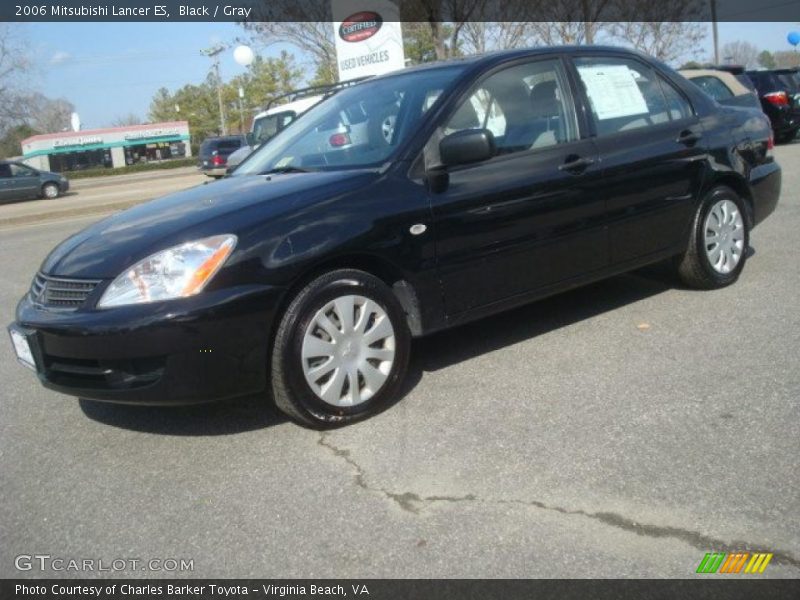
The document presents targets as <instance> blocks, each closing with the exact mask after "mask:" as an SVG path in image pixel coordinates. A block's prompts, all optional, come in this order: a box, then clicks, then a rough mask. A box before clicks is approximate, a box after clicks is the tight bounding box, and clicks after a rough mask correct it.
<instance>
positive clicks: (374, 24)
mask: <svg viewBox="0 0 800 600" xmlns="http://www.w3.org/2000/svg"><path fill="white" fill-rule="evenodd" d="M331 9H332V12H333V18H334V19H336V20H335V21H334V23H333V27H334V33H335V36H334V37H335V40H336V59H337V64H338V66H339V80H340V81H347V80H349V79H356V78H358V77H367V76H369V75H380V74H382V73H388V72H389V71H396V70H398V69H402V68H403V67H404V66H405V53H404V52H403V32H402V29H401V27H400V10H399V9H398V8H397V4H395V3H394V2H390V1H389V0H377V1H376V0H331ZM367 9H369V10H367Z"/></svg>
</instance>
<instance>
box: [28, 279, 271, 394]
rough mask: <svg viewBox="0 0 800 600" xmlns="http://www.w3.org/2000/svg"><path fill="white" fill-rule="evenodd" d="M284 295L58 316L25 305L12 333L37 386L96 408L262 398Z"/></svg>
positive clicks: (199, 299)
mask: <svg viewBox="0 0 800 600" xmlns="http://www.w3.org/2000/svg"><path fill="white" fill-rule="evenodd" d="M279 297H280V290H279V289H278V288H273V287H269V286H263V285H250V286H239V287H234V288H227V289H224V290H216V291H209V292H203V293H201V294H198V295H197V296H194V297H192V298H186V299H181V300H173V301H169V302H159V303H153V304H149V305H139V306H127V307H119V308H114V309H107V310H94V309H90V310H78V311H74V312H63V311H62V312H59V311H52V310H47V309H43V308H41V307H38V306H37V305H35V304H34V303H33V302H32V301H31V299H30V297H29V296H28V295H26V296H25V297H24V298H23V299H22V300H21V301H20V303H19V305H18V306H17V319H16V322H15V323H14V324H13V325H14V326H16V327H17V328H18V329H19V330H21V331H23V332H24V334H25V335H26V336H27V339H28V341H29V343H30V346H31V350H32V352H33V355H34V358H35V362H36V373H37V375H38V377H39V380H40V381H41V383H42V384H43V385H44V386H45V387H47V388H49V389H52V390H55V391H57V392H61V393H64V394H69V395H71V396H77V397H80V398H88V399H93V400H105V401H110V402H121V403H131V404H194V403H199V402H207V401H212V400H218V399H223V398H230V397H234V396H241V395H244V394H249V393H256V392H260V391H263V390H264V389H265V386H266V374H267V346H268V340H269V336H270V332H271V327H272V321H273V317H274V314H275V310H276V307H277V303H278V299H279Z"/></svg>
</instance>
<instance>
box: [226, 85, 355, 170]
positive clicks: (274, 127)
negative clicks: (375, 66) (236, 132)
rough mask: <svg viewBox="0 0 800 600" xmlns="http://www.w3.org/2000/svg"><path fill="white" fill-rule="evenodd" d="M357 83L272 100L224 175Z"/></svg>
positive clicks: (304, 90) (313, 88) (255, 120)
mask: <svg viewBox="0 0 800 600" xmlns="http://www.w3.org/2000/svg"><path fill="white" fill-rule="evenodd" d="M362 79H363V78H362ZM358 81H360V80H350V81H341V82H338V83H334V84H331V85H316V86H311V87H307V88H302V89H299V90H294V91H291V92H289V93H287V94H283V95H281V96H278V97H276V98H273V99H272V100H271V101H270V103H269V104H268V105H267V109H266V110H265V111H263V112H260V113H259V114H257V115H256V116H255V117H254V118H253V124H252V127H251V130H250V133H249V134H248V135H247V144H246V145H244V146H242V147H241V148H239V149H238V150H236V152H234V153H233V154H231V155H230V156H229V157H228V169H227V172H228V173H231V172H233V169H235V168H236V167H237V166H239V164H241V162H242V161H243V160H244V159H245V158H247V157H248V156H250V154H251V153H252V152H253V151H254V150H255V149H257V148H258V147H259V146H260V145H261V144H263V143H265V142H267V141H269V140H271V139H272V138H273V137H275V135H277V134H278V133H279V132H280V131H283V130H284V129H285V128H286V127H288V126H289V124H290V123H293V122H294V121H295V120H296V119H297V118H298V117H300V115H302V114H303V113H305V112H306V111H307V110H309V109H310V108H311V107H313V106H315V105H316V104H318V103H319V102H321V101H322V100H324V99H325V98H327V97H329V96H332V95H333V94H335V93H336V92H338V91H339V90H342V89H344V88H347V87H350V86H351V85H355V84H356V83H358ZM287 98H288V99H289V102H285V101H286V99H287Z"/></svg>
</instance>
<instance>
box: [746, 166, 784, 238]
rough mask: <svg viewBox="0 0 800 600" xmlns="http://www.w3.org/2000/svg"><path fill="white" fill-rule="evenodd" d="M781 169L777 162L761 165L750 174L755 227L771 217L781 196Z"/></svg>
mask: <svg viewBox="0 0 800 600" xmlns="http://www.w3.org/2000/svg"><path fill="white" fill-rule="evenodd" d="M781 178H782V174H781V167H780V165H779V164H778V163H776V162H771V163H766V164H763V165H759V166H758V167H756V168H754V169H753V170H752V171H751V172H750V191H751V194H752V196H753V226H755V225H758V224H759V223H760V222H761V221H763V220H764V219H766V218H767V217H768V216H769V215H771V214H772V213H773V212H774V211H775V208H776V207H777V206H778V199H779V198H780V195H781Z"/></svg>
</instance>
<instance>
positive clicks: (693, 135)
mask: <svg viewBox="0 0 800 600" xmlns="http://www.w3.org/2000/svg"><path fill="white" fill-rule="evenodd" d="M701 137H703V136H702V135H701V134H699V133H697V132H696V131H692V130H691V129H687V130H685V131H681V134H680V135H679V136H678V139H677V140H675V141H676V142H678V143H679V144H684V145H686V146H691V145H692V144H694V143H695V142H697V141H698V140H699V139H700V138H701Z"/></svg>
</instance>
